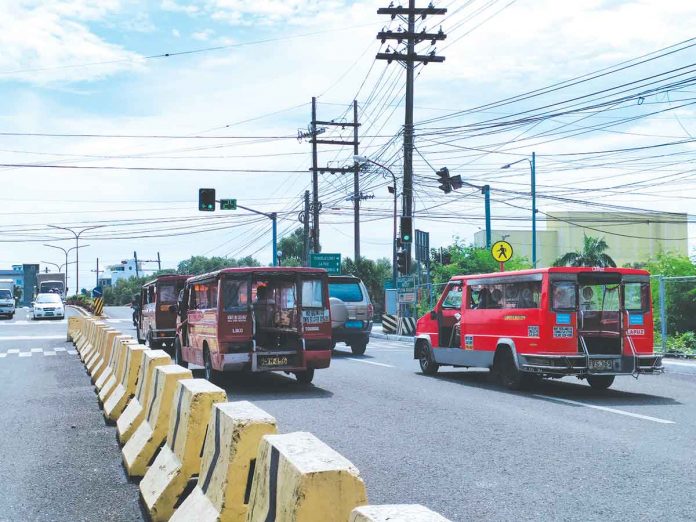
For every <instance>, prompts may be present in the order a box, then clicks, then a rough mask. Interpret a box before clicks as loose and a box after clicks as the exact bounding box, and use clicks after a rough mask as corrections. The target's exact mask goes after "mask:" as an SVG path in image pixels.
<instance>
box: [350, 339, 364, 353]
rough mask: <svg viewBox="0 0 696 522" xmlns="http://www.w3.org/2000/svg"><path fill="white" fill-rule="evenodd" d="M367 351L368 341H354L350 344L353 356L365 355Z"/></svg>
mask: <svg viewBox="0 0 696 522" xmlns="http://www.w3.org/2000/svg"><path fill="white" fill-rule="evenodd" d="M366 349H367V340H365V339H360V340H358V341H353V342H352V343H350V351H351V352H353V355H363V354H364V353H365V350H366Z"/></svg>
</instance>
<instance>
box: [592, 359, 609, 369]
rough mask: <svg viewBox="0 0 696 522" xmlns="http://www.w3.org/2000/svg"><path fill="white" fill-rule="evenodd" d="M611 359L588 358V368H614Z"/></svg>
mask: <svg viewBox="0 0 696 522" xmlns="http://www.w3.org/2000/svg"><path fill="white" fill-rule="evenodd" d="M613 363H614V361H613V359H590V370H598V371H609V370H613V369H614V364H613Z"/></svg>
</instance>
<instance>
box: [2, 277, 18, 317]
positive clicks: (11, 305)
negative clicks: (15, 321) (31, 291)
mask: <svg viewBox="0 0 696 522" xmlns="http://www.w3.org/2000/svg"><path fill="white" fill-rule="evenodd" d="M6 281H8V280H4V279H3V280H1V281H0V284H2V286H0V315H4V316H6V317H9V318H10V319H12V318H13V317H14V314H15V299H14V281H12V280H11V279H10V280H9V281H10V282H11V283H12V287H11V289H10V288H8V287H7V286H8V285H6Z"/></svg>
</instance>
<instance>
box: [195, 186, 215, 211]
mask: <svg viewBox="0 0 696 522" xmlns="http://www.w3.org/2000/svg"><path fill="white" fill-rule="evenodd" d="M198 210H201V211H203V212H214V211H215V189H212V188H202V189H198Z"/></svg>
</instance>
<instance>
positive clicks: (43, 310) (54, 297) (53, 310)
mask: <svg viewBox="0 0 696 522" xmlns="http://www.w3.org/2000/svg"><path fill="white" fill-rule="evenodd" d="M63 317H65V306H64V305H63V300H62V299H61V298H60V295H59V294H39V295H37V296H36V300H35V301H34V304H33V307H32V309H31V318H32V319H48V318H51V319H53V318H59V319H62V318H63Z"/></svg>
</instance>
